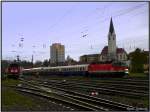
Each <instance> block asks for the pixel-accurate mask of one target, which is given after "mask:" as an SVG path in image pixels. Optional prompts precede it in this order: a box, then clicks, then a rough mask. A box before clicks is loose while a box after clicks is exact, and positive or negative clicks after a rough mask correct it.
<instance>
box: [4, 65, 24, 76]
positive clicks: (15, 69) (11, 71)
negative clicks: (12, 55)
mask: <svg viewBox="0 0 150 112" xmlns="http://www.w3.org/2000/svg"><path fill="white" fill-rule="evenodd" d="M6 72H7V74H8V75H7V76H8V77H9V78H19V76H20V74H21V67H20V66H19V64H17V63H11V64H10V65H9V67H8V68H7V71H6Z"/></svg>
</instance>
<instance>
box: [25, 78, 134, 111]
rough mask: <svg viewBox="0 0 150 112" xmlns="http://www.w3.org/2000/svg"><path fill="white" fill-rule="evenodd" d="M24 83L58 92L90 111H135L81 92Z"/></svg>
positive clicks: (37, 83) (35, 83)
mask: <svg viewBox="0 0 150 112" xmlns="http://www.w3.org/2000/svg"><path fill="white" fill-rule="evenodd" d="M22 81H23V80H22ZM23 83H25V84H27V85H29V86H30V87H31V86H32V87H34V88H35V87H36V88H38V89H40V90H41V89H42V90H44V91H45V92H48V90H49V89H53V90H55V91H57V92H54V93H55V94H57V95H58V96H59V97H63V98H64V99H69V101H72V102H76V103H77V104H78V105H80V106H81V105H82V106H83V107H88V108H89V109H92V110H94V111H98V110H103V111H106V110H123V111H125V110H128V109H133V110H134V109H135V108H134V107H132V106H129V105H125V104H122V103H118V102H113V101H110V100H106V99H102V98H97V97H93V96H89V95H86V94H82V93H79V92H75V91H71V90H67V89H62V88H59V87H54V86H50V85H46V84H43V83H40V82H34V83H33V82H32V84H31V82H30V81H25V80H24V81H23ZM43 88H44V89H43ZM58 91H59V92H58ZM59 100H60V98H59Z"/></svg>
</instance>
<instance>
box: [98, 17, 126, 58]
mask: <svg viewBox="0 0 150 112" xmlns="http://www.w3.org/2000/svg"><path fill="white" fill-rule="evenodd" d="M112 60H118V61H127V53H126V51H125V50H124V49H123V48H118V47H117V46H116V34H115V29H114V25H113V21H112V18H111V20H110V27H109V32H108V46H105V47H104V48H103V49H102V51H101V54H100V58H99V61H112Z"/></svg>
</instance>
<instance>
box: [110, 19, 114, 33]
mask: <svg viewBox="0 0 150 112" xmlns="http://www.w3.org/2000/svg"><path fill="white" fill-rule="evenodd" d="M113 32H115V29H114V25H113V21H112V18H111V20H110V27H109V33H111V34H112V33H113Z"/></svg>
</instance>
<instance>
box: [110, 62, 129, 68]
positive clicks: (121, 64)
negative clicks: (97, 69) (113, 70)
mask: <svg viewBox="0 0 150 112" xmlns="http://www.w3.org/2000/svg"><path fill="white" fill-rule="evenodd" d="M112 65H113V66H125V67H127V64H126V63H123V62H113V63H112Z"/></svg>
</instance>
